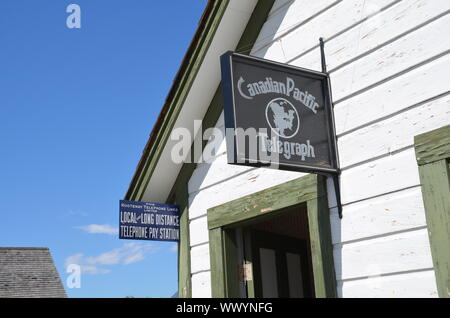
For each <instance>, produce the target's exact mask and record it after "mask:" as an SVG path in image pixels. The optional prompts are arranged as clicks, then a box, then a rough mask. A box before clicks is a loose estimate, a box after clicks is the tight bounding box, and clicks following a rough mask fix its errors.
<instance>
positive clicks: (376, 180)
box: [341, 148, 420, 204]
mask: <svg viewBox="0 0 450 318" xmlns="http://www.w3.org/2000/svg"><path fill="white" fill-rule="evenodd" d="M419 184H420V180H419V171H418V168H417V162H416V157H415V154H414V149H413V148H410V149H407V150H405V151H402V152H400V153H397V154H395V155H391V156H386V157H383V158H380V159H377V160H374V161H372V162H369V163H365V164H362V165H359V166H356V167H354V168H352V169H348V170H344V171H342V174H341V200H342V203H343V204H348V203H350V202H355V201H359V200H363V199H368V198H371V197H374V196H377V195H381V194H384V193H388V192H392V191H398V190H402V189H405V188H408V187H412V186H416V185H419Z"/></svg>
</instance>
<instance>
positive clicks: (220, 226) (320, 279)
mask: <svg viewBox="0 0 450 318" xmlns="http://www.w3.org/2000/svg"><path fill="white" fill-rule="evenodd" d="M300 204H306V206H307V213H308V223H309V234H310V241H311V256H312V265H313V273H314V288H315V296H316V297H318V298H324V297H337V293H336V275H335V271H334V260H333V245H332V242H331V226H330V213H329V208H328V201H327V195H326V178H325V177H323V176H319V175H315V174H309V175H306V176H303V177H301V178H298V179H295V180H292V181H289V182H285V183H283V184H280V185H277V186H275V187H271V188H268V189H265V190H263V191H260V192H257V193H254V194H251V195H248V196H245V197H242V198H239V199H237V200H234V201H230V202H227V203H225V204H222V205H219V206H216V207H213V208H210V209H208V229H209V250H210V261H211V288H212V296H213V297H239V290H238V288H239V287H238V281H239V270H238V268H237V266H231V264H234V265H235V264H237V262H236V257H237V256H236V255H237V253H236V242H235V238H234V235H233V232H234V231H228V230H226V229H227V227H230V226H232V225H233V224H235V223H240V222H243V221H250V220H251V219H254V218H256V217H260V216H263V215H265V216H268V215H269V214H270V215H273V214H274V213H277V212H279V211H280V210H282V209H286V208H288V207H291V206H296V205H300ZM249 296H251V295H249Z"/></svg>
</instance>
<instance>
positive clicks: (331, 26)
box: [281, 0, 425, 62]
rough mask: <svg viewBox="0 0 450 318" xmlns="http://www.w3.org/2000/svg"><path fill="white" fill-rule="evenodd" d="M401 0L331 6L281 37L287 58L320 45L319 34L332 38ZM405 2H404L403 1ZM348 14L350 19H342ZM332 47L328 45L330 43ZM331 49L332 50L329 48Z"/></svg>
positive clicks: (347, 0)
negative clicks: (324, 12)
mask: <svg viewBox="0 0 450 318" xmlns="http://www.w3.org/2000/svg"><path fill="white" fill-rule="evenodd" d="M422 1H425V0H422ZM397 3H399V2H398V0H370V1H367V0H345V1H341V2H339V3H338V4H337V5H335V6H333V7H331V8H330V9H329V10H328V11H327V12H326V14H321V15H319V16H317V17H316V18H315V19H313V20H311V22H309V23H307V24H306V25H304V26H301V27H299V28H297V29H295V30H294V31H292V32H291V33H289V34H287V35H286V36H284V37H283V38H281V47H282V48H283V52H284V58H285V61H284V62H289V61H291V60H293V59H294V58H296V57H297V56H298V55H300V54H303V53H304V52H305V51H309V50H311V49H312V48H314V47H317V46H318V45H319V37H322V38H324V39H328V38H330V37H333V36H335V35H336V34H339V33H340V32H343V31H344V30H347V29H349V28H351V27H356V26H355V25H356V24H357V23H359V22H361V21H363V20H365V19H367V18H368V17H370V16H373V15H376V14H379V11H380V10H381V9H383V8H385V7H386V6H392V5H397ZM400 3H401V2H400ZM343 16H346V17H347V19H342V17H343ZM327 48H328V47H327ZM327 52H331V51H330V50H327Z"/></svg>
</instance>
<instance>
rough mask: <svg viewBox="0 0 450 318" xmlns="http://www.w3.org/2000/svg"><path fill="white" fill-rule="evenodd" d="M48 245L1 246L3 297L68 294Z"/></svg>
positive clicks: (49, 296) (0, 282) (0, 283)
mask: <svg viewBox="0 0 450 318" xmlns="http://www.w3.org/2000/svg"><path fill="white" fill-rule="evenodd" d="M65 297H67V294H66V291H65V290H64V287H63V284H62V282H61V279H60V277H59V274H58V271H57V270H56V267H55V264H54V263H53V259H52V256H51V254H50V251H49V249H48V248H39V247H0V298H65Z"/></svg>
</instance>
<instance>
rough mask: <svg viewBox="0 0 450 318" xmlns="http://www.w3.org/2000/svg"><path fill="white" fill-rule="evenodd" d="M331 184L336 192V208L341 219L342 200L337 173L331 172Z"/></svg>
mask: <svg viewBox="0 0 450 318" xmlns="http://www.w3.org/2000/svg"><path fill="white" fill-rule="evenodd" d="M333 185H334V191H335V193H336V206H337V209H338V214H339V218H340V219H342V202H341V187H340V185H339V175H338V174H333Z"/></svg>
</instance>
